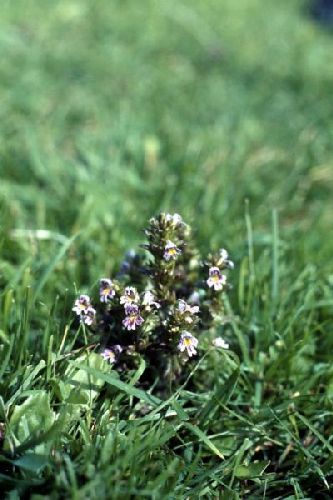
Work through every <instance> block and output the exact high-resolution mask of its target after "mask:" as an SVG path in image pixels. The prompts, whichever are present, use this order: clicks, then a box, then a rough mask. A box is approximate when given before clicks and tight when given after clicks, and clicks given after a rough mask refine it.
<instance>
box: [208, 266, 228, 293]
mask: <svg viewBox="0 0 333 500" xmlns="http://www.w3.org/2000/svg"><path fill="white" fill-rule="evenodd" d="M226 282H227V277H226V276H225V275H224V274H222V273H221V271H220V270H219V268H218V267H211V268H210V269H209V278H208V280H207V285H208V286H209V288H211V287H213V288H214V290H222V288H223V287H224V285H225V284H226Z"/></svg>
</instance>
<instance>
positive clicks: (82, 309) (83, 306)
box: [72, 295, 90, 316]
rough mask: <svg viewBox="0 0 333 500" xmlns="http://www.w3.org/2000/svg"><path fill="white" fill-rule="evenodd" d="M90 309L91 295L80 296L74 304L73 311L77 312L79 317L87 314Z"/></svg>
mask: <svg viewBox="0 0 333 500" xmlns="http://www.w3.org/2000/svg"><path fill="white" fill-rule="evenodd" d="M89 307H90V297H89V295H80V297H79V298H78V299H76V301H75V303H74V307H73V309H72V311H75V312H76V314H77V315H78V316H81V315H82V314H85V313H86V312H87V311H88V309H89Z"/></svg>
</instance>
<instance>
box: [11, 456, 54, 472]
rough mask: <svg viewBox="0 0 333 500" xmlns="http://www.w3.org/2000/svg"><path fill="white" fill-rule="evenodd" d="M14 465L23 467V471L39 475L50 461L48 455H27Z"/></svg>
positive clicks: (14, 462)
mask: <svg viewBox="0 0 333 500" xmlns="http://www.w3.org/2000/svg"><path fill="white" fill-rule="evenodd" d="M12 463H13V464H14V465H16V466H18V467H22V469H26V470H28V471H30V472H35V473H37V472H39V471H40V470H42V469H43V468H44V467H46V466H47V465H48V464H49V463H50V460H49V457H48V456H47V455H37V454H35V453H27V454H26V455H23V456H22V457H20V458H18V459H17V460H15V461H13V462H12Z"/></svg>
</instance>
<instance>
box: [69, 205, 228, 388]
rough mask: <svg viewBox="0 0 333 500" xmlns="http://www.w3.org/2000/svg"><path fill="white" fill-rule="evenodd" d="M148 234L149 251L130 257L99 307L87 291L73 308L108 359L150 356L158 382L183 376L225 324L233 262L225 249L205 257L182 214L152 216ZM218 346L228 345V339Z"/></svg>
mask: <svg viewBox="0 0 333 500" xmlns="http://www.w3.org/2000/svg"><path fill="white" fill-rule="evenodd" d="M145 235H146V238H147V240H146V243H144V244H143V245H141V247H142V249H143V251H141V252H138V253H136V252H133V251H131V252H129V253H128V254H127V256H126V258H125V261H124V262H123V263H122V266H121V270H120V272H119V274H118V275H117V279H113V278H102V279H101V280H100V282H99V304H98V305H96V306H92V304H91V300H90V297H89V296H88V295H80V297H79V298H78V299H77V300H76V301H75V304H74V307H73V311H74V312H75V313H76V315H77V316H78V318H79V320H80V322H81V323H82V324H84V325H86V326H88V327H89V330H88V334H89V335H90V336H91V338H90V340H92V341H94V342H96V343H97V345H98V346H99V347H98V348H99V349H100V351H101V356H102V357H103V358H104V360H105V361H107V362H110V363H111V364H112V365H113V367H114V368H116V369H119V370H124V369H131V368H134V367H135V366H136V365H137V364H138V363H139V362H140V359H141V358H142V357H143V358H144V360H145V361H146V364H147V366H148V371H149V373H150V381H151V382H155V381H156V380H157V379H159V380H160V381H163V380H165V378H166V377H168V378H171V379H175V378H177V377H178V376H179V375H180V374H181V372H182V368H183V367H184V365H186V363H187V362H188V360H189V359H191V358H192V359H195V358H196V357H197V356H199V355H200V349H201V347H200V346H201V342H202V339H204V338H205V336H208V337H207V339H209V338H211V337H212V335H214V333H215V331H216V328H217V327H218V326H220V325H221V324H223V322H224V297H225V293H226V292H227V291H228V289H229V283H228V277H227V271H228V269H233V267H234V264H233V262H232V261H231V260H230V259H229V255H228V252H227V251H226V250H225V249H221V250H219V251H218V252H217V253H215V254H214V253H211V254H209V255H208V256H207V257H206V258H202V257H201V256H200V254H199V252H198V250H197V248H196V247H195V245H194V243H193V241H192V238H191V228H190V226H189V225H188V224H185V222H184V221H183V219H182V218H181V216H180V215H178V214H173V215H171V214H165V213H161V214H160V215H158V216H157V217H154V218H152V219H150V221H149V226H148V228H147V229H146V230H145ZM206 344H207V342H206ZM212 345H213V346H214V348H217V349H218V348H221V349H228V348H229V344H228V343H227V342H225V341H224V340H223V339H222V338H221V337H216V338H215V339H214V340H213V341H212Z"/></svg>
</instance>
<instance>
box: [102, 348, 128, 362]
mask: <svg viewBox="0 0 333 500" xmlns="http://www.w3.org/2000/svg"><path fill="white" fill-rule="evenodd" d="M122 351H123V348H122V347H121V345H118V344H116V345H112V346H111V347H106V348H105V349H104V351H103V352H101V356H102V358H103V359H104V360H105V361H109V362H110V363H114V362H115V361H116V360H117V357H118V356H119V354H120V353H121V352H122Z"/></svg>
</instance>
